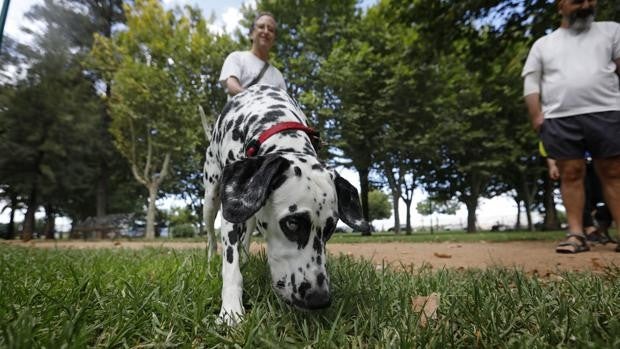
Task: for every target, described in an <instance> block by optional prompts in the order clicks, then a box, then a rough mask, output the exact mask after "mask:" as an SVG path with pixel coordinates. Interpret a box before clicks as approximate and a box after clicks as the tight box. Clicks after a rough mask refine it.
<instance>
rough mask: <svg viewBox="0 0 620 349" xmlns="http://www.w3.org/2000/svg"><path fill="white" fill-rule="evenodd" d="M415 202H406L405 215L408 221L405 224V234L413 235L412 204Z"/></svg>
mask: <svg viewBox="0 0 620 349" xmlns="http://www.w3.org/2000/svg"><path fill="white" fill-rule="evenodd" d="M412 203H413V200H405V212H406V213H405V214H406V217H407V221H406V222H405V223H406V225H405V234H406V235H411V204H412Z"/></svg>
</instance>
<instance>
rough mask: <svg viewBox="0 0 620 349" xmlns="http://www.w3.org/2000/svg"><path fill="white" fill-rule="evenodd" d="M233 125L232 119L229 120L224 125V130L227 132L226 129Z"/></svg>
mask: <svg viewBox="0 0 620 349" xmlns="http://www.w3.org/2000/svg"><path fill="white" fill-rule="evenodd" d="M233 125H234V122H233V121H232V120H229V121H228V122H227V123H226V126H224V132H225V133H228V131H230V129H231V128H232V127H233Z"/></svg>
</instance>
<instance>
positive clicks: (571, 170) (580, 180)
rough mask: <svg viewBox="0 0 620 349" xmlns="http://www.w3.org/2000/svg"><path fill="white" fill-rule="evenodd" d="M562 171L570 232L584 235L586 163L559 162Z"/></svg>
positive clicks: (562, 188)
mask: <svg viewBox="0 0 620 349" xmlns="http://www.w3.org/2000/svg"><path fill="white" fill-rule="evenodd" d="M558 168H559V169H560V180H561V183H560V190H561V192H562V201H563V202H564V208H565V209H566V219H567V221H568V231H569V232H571V233H583V207H584V204H585V187H584V177H585V162H584V160H583V159H578V160H558Z"/></svg>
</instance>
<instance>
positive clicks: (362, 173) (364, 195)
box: [357, 168, 371, 236]
mask: <svg viewBox="0 0 620 349" xmlns="http://www.w3.org/2000/svg"><path fill="white" fill-rule="evenodd" d="M357 172H358V173H359V178H360V189H361V190H360V191H361V192H360V196H361V198H360V199H361V200H362V215H363V216H364V219H365V220H366V222H368V223H369V224H370V219H369V215H368V191H369V189H370V188H369V187H370V186H369V182H368V168H361V169H360V168H357ZM362 235H364V236H370V235H371V232H370V231H368V232H362Z"/></svg>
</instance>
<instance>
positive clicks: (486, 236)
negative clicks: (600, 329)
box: [136, 231, 566, 244]
mask: <svg viewBox="0 0 620 349" xmlns="http://www.w3.org/2000/svg"><path fill="white" fill-rule="evenodd" d="M565 235H566V232H565V231H534V232H530V231H506V232H477V233H466V232H462V231H459V232H455V231H440V232H436V233H433V234H431V233H429V232H415V233H412V234H411V235H406V234H405V233H404V232H401V233H400V234H395V233H393V232H377V233H373V234H372V235H371V236H362V235H361V234H360V233H336V234H334V235H332V237H331V239H330V240H329V243H330V244H333V243H339V244H347V243H352V244H354V243H366V242H379V243H380V242H479V241H486V242H507V241H560V240H562V239H563V238H564V236H565ZM136 241H149V240H145V239H136ZM150 241H155V242H162V241H174V242H205V241H206V237H204V236H201V237H196V238H178V239H176V238H175V239H167V238H159V239H155V240H150ZM218 241H219V239H218ZM252 241H256V242H262V241H263V239H262V238H261V237H260V236H259V237H253V238H252Z"/></svg>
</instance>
